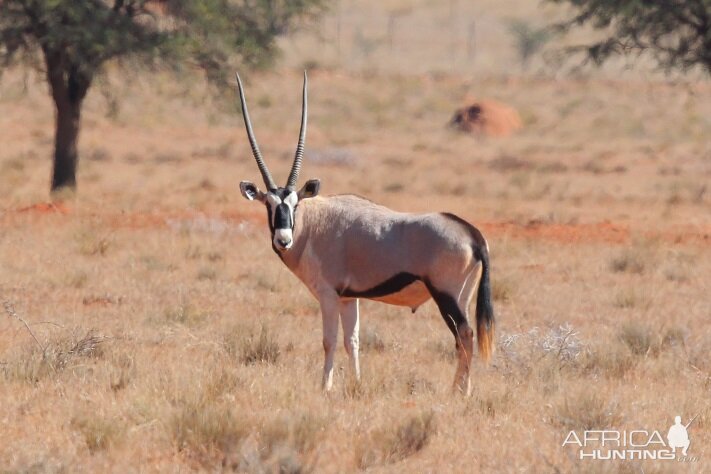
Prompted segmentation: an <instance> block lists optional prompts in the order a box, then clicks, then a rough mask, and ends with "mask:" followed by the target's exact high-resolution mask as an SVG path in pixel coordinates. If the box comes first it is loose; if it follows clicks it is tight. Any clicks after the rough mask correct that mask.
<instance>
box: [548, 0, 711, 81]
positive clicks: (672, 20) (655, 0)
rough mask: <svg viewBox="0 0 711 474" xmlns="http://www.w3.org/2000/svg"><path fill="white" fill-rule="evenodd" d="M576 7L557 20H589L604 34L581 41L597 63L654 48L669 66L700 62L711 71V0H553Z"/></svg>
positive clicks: (685, 66) (653, 52)
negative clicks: (570, 13) (597, 39)
mask: <svg viewBox="0 0 711 474" xmlns="http://www.w3.org/2000/svg"><path fill="white" fill-rule="evenodd" d="M549 1H552V2H555V3H559V4H566V5H569V6H571V7H573V9H574V12H575V14H574V16H573V17H572V18H569V19H568V20H567V21H565V22H563V23H560V24H558V25H556V26H557V27H558V28H560V29H562V30H568V29H570V28H571V27H573V26H582V25H587V26H590V27H592V28H594V29H596V30H599V31H600V32H602V33H604V36H603V38H602V39H601V40H600V41H597V42H594V43H592V44H587V45H581V46H578V47H575V48H573V49H572V51H583V52H585V53H586V55H587V57H588V58H589V59H590V60H592V61H593V62H594V63H595V64H598V65H599V64H601V63H602V62H604V61H605V60H606V59H607V58H609V57H610V56H613V55H616V54H628V53H637V54H641V53H645V52H647V53H650V54H651V55H652V56H653V57H654V58H655V59H656V60H657V62H658V63H659V64H660V65H661V66H662V67H663V68H665V69H673V68H676V69H681V70H687V69H691V68H693V67H695V66H700V67H701V68H703V69H705V70H706V71H707V72H711V0H678V1H671V0H622V1H618V0H549Z"/></svg>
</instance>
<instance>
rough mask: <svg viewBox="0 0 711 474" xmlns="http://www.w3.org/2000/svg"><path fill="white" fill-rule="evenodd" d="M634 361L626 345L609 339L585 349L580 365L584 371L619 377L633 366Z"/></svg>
mask: <svg viewBox="0 0 711 474" xmlns="http://www.w3.org/2000/svg"><path fill="white" fill-rule="evenodd" d="M635 363H636V361H635V358H634V355H633V354H632V352H631V351H630V350H629V348H628V347H627V346H626V345H622V344H621V342H620V343H618V342H617V341H611V342H609V343H607V344H604V345H602V344H600V345H598V346H596V347H593V348H591V349H590V350H589V351H586V353H585V355H584V357H583V359H582V362H581V367H582V369H583V370H584V371H588V372H593V373H599V374H601V375H604V376H606V377H617V378H621V377H624V376H625V374H627V373H628V372H629V371H630V369H632V368H633V367H634V366H635Z"/></svg>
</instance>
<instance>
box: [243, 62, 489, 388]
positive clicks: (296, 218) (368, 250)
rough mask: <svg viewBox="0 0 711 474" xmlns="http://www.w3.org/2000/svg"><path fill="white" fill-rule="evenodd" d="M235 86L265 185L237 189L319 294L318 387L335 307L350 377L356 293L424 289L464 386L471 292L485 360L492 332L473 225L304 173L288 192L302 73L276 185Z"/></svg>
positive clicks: (413, 296) (404, 300)
mask: <svg viewBox="0 0 711 474" xmlns="http://www.w3.org/2000/svg"><path fill="white" fill-rule="evenodd" d="M237 85H238V87H239V94H240V100H241V104H242V115H243V118H244V124H245V128H246V129H247V137H248V138H249V143H250V145H251V147H252V153H253V154H254V158H255V160H256V161H257V166H258V167H259V171H260V173H261V175H262V178H263V180H264V184H265V185H266V187H267V189H266V191H265V192H262V191H261V190H260V189H259V188H258V187H257V186H256V185H255V184H254V183H252V182H249V181H242V182H241V183H240V191H241V192H242V195H243V196H244V197H245V198H247V199H249V200H250V201H253V200H257V201H259V202H261V203H262V204H264V205H265V206H266V208H267V213H268V216H267V217H268V222H269V230H270V231H271V238H272V248H273V250H274V251H275V252H276V254H277V255H278V256H279V258H280V259H281V260H282V262H284V264H285V265H286V266H287V267H288V268H289V270H291V271H292V272H293V273H294V274H295V275H296V276H297V277H298V278H299V279H300V280H301V281H302V282H303V283H304V284H305V285H306V287H307V288H308V289H309V291H310V292H311V293H312V294H313V295H314V296H315V297H316V299H317V300H318V302H319V305H320V307H321V316H322V322H323V350H324V352H325V361H324V365H323V381H322V384H323V389H325V390H330V389H331V387H332V385H333V356H334V352H335V350H336V346H337V338H338V319H339V316H340V319H341V323H342V325H343V332H344V341H343V342H344V345H345V349H346V352H347V353H348V356H349V357H350V362H351V369H352V375H353V376H354V377H355V379H356V380H360V367H359V363H358V330H359V315H358V300H359V298H367V299H371V300H376V301H382V302H384V303H389V304H393V305H398V306H407V307H409V308H411V309H412V311H413V312H414V311H415V310H416V309H417V308H418V307H419V306H420V305H422V304H423V303H425V302H426V301H427V300H429V299H430V297H431V298H433V299H434V301H435V303H436V304H437V307H438V308H439V311H440V313H441V314H442V317H443V318H444V322H445V323H446V324H447V327H449V329H450V331H452V334H454V341H455V347H456V350H457V359H458V361H457V369H456V373H455V376H454V388H455V390H460V391H462V392H464V393H465V394H468V393H469V391H470V381H469V380H470V377H469V370H470V366H471V360H472V352H473V350H474V331H473V330H472V328H471V327H470V325H469V321H468V314H469V310H468V308H469V304H470V302H471V300H472V297H473V295H474V293H475V291H476V295H477V301H476V329H477V331H476V332H477V341H478V348H479V355H480V356H481V357H482V358H483V359H484V360H485V361H488V360H489V358H490V357H491V354H492V352H493V340H494V311H493V307H492V303H491V284H490V276H489V272H490V270H489V248H488V245H487V242H486V240H485V239H484V237H483V236H482V234H481V232H479V230H477V229H476V228H475V227H474V226H472V225H471V224H469V223H468V222H466V221H465V220H463V219H460V218H459V217H457V216H455V215H453V214H448V213H442V214H440V213H431V214H408V213H402V212H395V211H392V210H390V209H388V208H386V207H383V206H380V205H378V204H375V203H373V202H371V201H369V200H367V199H364V198H361V197H358V196H354V195H336V196H328V197H321V196H317V195H318V192H319V187H320V181H319V180H318V179H310V180H308V181H307V182H306V184H304V186H303V187H302V188H301V189H300V190H298V191H297V190H296V182H297V179H298V177H299V171H300V170H301V161H302V159H303V156H304V143H305V139H306V122H307V78H306V73H305V72H304V89H303V99H302V110H301V130H300V133H299V142H298V145H297V146H296V155H295V157H294V163H293V165H292V167H291V172H290V174H289V178H288V179H287V181H286V186H284V187H281V186H277V185H276V183H275V182H274V179H273V178H272V175H271V174H270V173H269V170H268V168H267V166H266V164H265V163H264V160H263V159H262V155H261V152H260V151H259V146H258V145H257V140H256V139H255V137H254V132H253V131H252V124H251V121H250V119H249V112H248V110H247V102H246V101H245V97H244V90H243V86H242V81H241V80H240V77H239V75H237Z"/></svg>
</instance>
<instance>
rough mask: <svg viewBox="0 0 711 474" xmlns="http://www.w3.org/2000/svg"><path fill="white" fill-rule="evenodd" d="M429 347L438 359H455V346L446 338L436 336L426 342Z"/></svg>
mask: <svg viewBox="0 0 711 474" xmlns="http://www.w3.org/2000/svg"><path fill="white" fill-rule="evenodd" d="M428 347H429V349H430V350H431V351H432V352H433V353H434V354H435V355H436V356H437V357H438V358H440V359H443V360H448V361H452V360H456V359H457V348H456V345H455V344H454V341H453V340H451V339H449V338H447V339H444V338H441V337H440V338H437V339H434V340H433V341H431V342H430V343H429V344H428Z"/></svg>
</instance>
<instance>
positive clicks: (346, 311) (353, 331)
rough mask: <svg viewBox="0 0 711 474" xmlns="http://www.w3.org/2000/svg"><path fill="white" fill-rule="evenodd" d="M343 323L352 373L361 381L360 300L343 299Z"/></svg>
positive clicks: (344, 339)
mask: <svg viewBox="0 0 711 474" xmlns="http://www.w3.org/2000/svg"><path fill="white" fill-rule="evenodd" d="M340 312H341V324H342V325H343V345H344V346H345V348H346V352H347V353H348V357H349V358H350V360H351V375H352V376H353V378H354V379H355V381H356V382H360V363H359V362H358V346H359V342H358V341H359V337H358V332H359V330H360V323H359V316H358V300H357V299H352V300H341V303H340Z"/></svg>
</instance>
